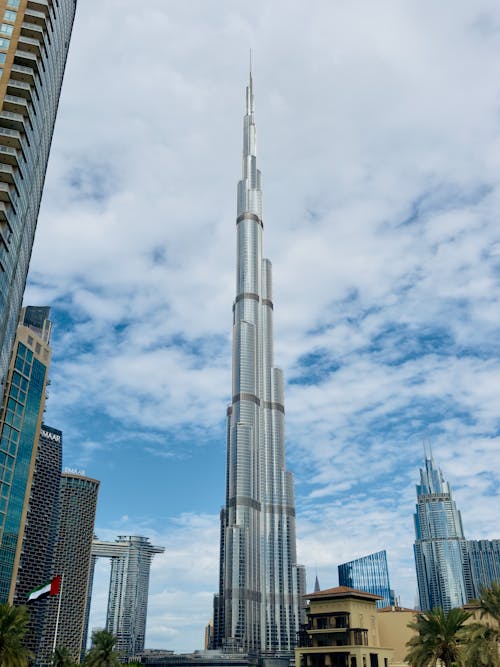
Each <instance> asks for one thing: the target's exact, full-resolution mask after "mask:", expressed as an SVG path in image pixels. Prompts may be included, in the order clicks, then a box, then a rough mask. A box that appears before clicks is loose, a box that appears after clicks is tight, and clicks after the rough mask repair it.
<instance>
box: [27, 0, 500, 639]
mask: <svg viewBox="0 0 500 667" xmlns="http://www.w3.org/2000/svg"><path fill="white" fill-rule="evenodd" d="M250 47H251V48H252V49H253V70H254V82H255V94H256V110H257V127H258V132H259V160H260V167H261V169H262V173H263V181H264V197H265V201H264V212H265V216H264V218H265V239H264V243H265V254H266V256H267V257H269V258H270V259H271V260H272V262H273V267H274V282H275V290H274V291H275V294H274V303H275V335H276V346H275V347H276V349H275V353H276V362H277V364H278V365H279V366H280V367H282V368H283V369H284V372H285V375H286V378H287V388H286V409H287V457H288V466H289V467H290V468H291V469H292V470H293V471H294V472H295V475H296V495H297V530H298V552H299V560H300V562H302V563H304V564H305V565H306V566H307V568H308V584H309V588H311V587H312V585H313V582H314V576H315V574H316V573H317V574H318V576H319V580H320V584H321V586H322V587H324V588H327V587H330V586H334V585H336V583H337V565H338V564H339V563H341V562H344V561H346V560H350V559H352V558H356V557H358V556H362V555H365V554H368V553H370V552H372V551H376V550H380V549H384V548H385V549H387V553H388V560H389V568H390V575H391V581H392V585H393V587H394V588H395V589H396V592H397V594H398V595H399V596H400V598H401V603H402V604H403V605H406V606H412V605H413V604H414V602H415V597H416V579H415V572H414V564H413V556H412V542H413V537H414V536H413V519H412V513H413V511H414V502H415V486H414V485H415V483H416V482H417V479H418V469H419V466H420V465H422V460H423V451H422V440H423V439H428V440H429V441H431V442H432V446H433V450H434V454H435V458H436V460H437V462H438V463H439V464H440V465H441V467H442V469H443V471H444V474H445V477H446V478H447V479H448V480H449V481H450V483H451V485H452V487H453V490H454V494H455V498H456V500H457V503H458V505H459V507H460V508H461V510H462V513H463V520H464V526H465V530H466V535H467V537H470V538H479V537H483V538H493V537H499V536H500V525H499V518H498V495H499V469H500V454H499V451H500V448H499V446H498V445H499V440H500V437H499V432H500V430H499V426H500V419H499V407H500V358H499V347H500V344H499V340H500V326H499V300H500V290H499V282H500V231H499V229H500V228H499V223H498V212H499V210H500V177H499V174H500V170H499V168H500V77H499V76H498V73H499V71H500V5H499V3H498V0H476V2H474V3H471V2H469V1H468V0H445V1H443V2H434V1H431V0H407V1H404V2H401V1H397V0H392V1H388V0H377V2H372V1H369V0H366V1H365V2H360V1H356V0H314V2H305V1H302V2H299V1H298V0H274V2H266V1H264V0H254V1H253V2H241V0H218V1H217V2H216V1H215V0H186V1H184V2H173V1H172V0H148V2H146V3H142V4H138V3H137V2H132V0H105V1H104V2H103V1H102V0H85V1H83V0H81V1H80V2H79V7H78V13H77V19H76V23H75V29H74V34H73V40H72V44H71V50H70V56H69V61H68V67H67V70H66V77H65V82H64V87H63V94H62V99H61V105H60V111H59V117H58V121H57V125H56V133H55V137H54V143H53V149H52V154H51V160H50V165H49V169H48V174H47V181H46V188H45V195H44V200H43V203H42V209H41V214H40V220H39V226H38V231H37V238H36V242H35V247H34V252H33V259H32V263H31V271H30V282H29V288H28V290H27V294H26V299H25V301H26V303H29V304H32V305H42V304H43V305H45V304H48V305H51V306H52V316H53V320H54V338H53V350H54V357H53V364H52V370H51V379H52V384H51V387H50V399H49V402H48V405H47V412H46V422H47V423H48V424H50V425H52V426H55V427H57V428H61V429H62V430H63V432H64V445H65V454H64V458H65V464H66V465H68V466H71V467H77V468H83V469H85V470H86V472H87V474H88V475H90V476H92V477H96V478H98V479H100V480H101V491H100V498H99V506H98V516H97V527H96V531H97V534H98V535H99V537H100V538H102V539H114V537H115V536H116V535H118V534H142V535H147V536H149V537H150V538H151V540H152V541H153V542H154V543H155V544H159V545H162V546H164V547H165V548H166V552H165V554H164V555H162V556H157V557H156V560H155V561H154V565H153V570H152V578H151V587H150V607H149V618H148V632H147V645H148V646H149V647H154V648H167V649H173V650H176V651H190V650H192V649H195V648H201V646H202V641H203V628H204V625H205V624H206V623H207V621H208V620H209V618H210V616H211V605H212V594H213V592H214V591H215V590H216V588H217V565H218V512H219V509H220V506H221V504H222V503H223V500H224V465H225V441H224V417H225V409H226V405H227V403H228V401H229V399H230V354H231V351H230V348H231V321H232V318H231V305H232V299H233V298H234V293H235V278H234V267H235V224H234V219H235V210H236V182H237V180H238V178H239V176H240V169H241V161H240V158H241V146H242V115H243V112H244V87H245V85H246V79H247V74H248V52H249V48H250ZM107 572H108V570H107V565H106V564H105V563H104V562H103V563H101V564H100V565H99V572H98V577H97V585H96V590H95V595H94V604H93V613H92V625H93V626H99V625H103V623H104V614H105V602H106V590H105V587H106V576H107Z"/></svg>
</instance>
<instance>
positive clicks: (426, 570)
mask: <svg viewBox="0 0 500 667" xmlns="http://www.w3.org/2000/svg"><path fill="white" fill-rule="evenodd" d="M414 518H415V536H416V539H415V564H416V568H417V582H418V592H419V596H420V609H422V610H426V609H434V608H435V607H440V608H441V609H444V610H445V611H449V610H450V609H451V608H453V607H461V606H462V605H463V604H465V603H466V602H467V590H466V583H465V579H464V567H465V565H466V558H467V556H466V541H465V538H464V531H463V527H462V517H461V515H460V512H459V510H458V509H457V506H456V504H455V501H454V500H453V498H452V497H451V489H450V485H449V484H448V482H446V481H445V479H444V477H443V473H442V472H441V469H440V468H437V467H436V465H435V463H434V458H433V457H432V456H431V458H430V459H428V458H427V457H426V458H425V469H422V468H421V469H420V484H417V506H416V513H415V516H414Z"/></svg>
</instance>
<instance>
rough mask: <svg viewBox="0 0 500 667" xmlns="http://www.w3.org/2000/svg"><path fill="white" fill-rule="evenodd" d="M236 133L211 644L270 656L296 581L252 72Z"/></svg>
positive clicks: (292, 616)
mask: <svg viewBox="0 0 500 667" xmlns="http://www.w3.org/2000/svg"><path fill="white" fill-rule="evenodd" d="M243 128H244V132H243V175H242V179H241V181H240V182H239V183H238V203H237V218H236V234H237V260H236V298H235V300H234V304H233V380H232V401H231V405H230V407H229V408H228V410H227V470H226V484H227V490H226V503H225V507H224V509H223V510H222V512H221V555H220V584H219V594H218V595H217V596H216V597H215V603H214V641H213V647H214V648H225V649H228V650H230V649H238V650H244V651H248V652H256V653H259V654H263V653H270V654H275V655H278V654H280V653H284V654H286V653H289V652H290V651H291V649H292V648H293V647H294V644H295V637H296V632H297V630H298V628H299V623H300V609H301V602H302V601H301V596H302V594H303V593H304V592H305V590H304V582H305V576H304V569H303V568H302V567H301V566H297V565H296V543H295V504H294V490H293V475H292V473H290V472H288V471H287V470H286V467H285V408H284V400H283V376H282V372H281V370H280V369H279V368H276V367H275V366H274V361H273V300H272V283H271V262H270V261H269V260H267V259H264V258H263V255H262V234H263V228H264V224H263V220H262V189H261V174H260V171H259V170H258V169H257V133H256V127H255V113H254V96H253V87H252V75H251V73H250V81H249V85H248V87H247V90H246V114H245V116H244V124H243Z"/></svg>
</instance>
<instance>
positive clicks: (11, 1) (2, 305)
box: [0, 0, 76, 398]
mask: <svg viewBox="0 0 500 667" xmlns="http://www.w3.org/2000/svg"><path fill="white" fill-rule="evenodd" d="M75 9H76V0H28V2H26V1H25V0H6V1H5V0H4V1H3V2H0V398H1V395H2V393H3V383H4V382H5V379H6V373H7V368H8V364H9V357H10V353H11V349H12V343H13V340H14V336H15V331H16V326H17V322H18V318H19V311H20V308H21V303H22V298H23V292H24V286H25V283H26V276H27V273H28V265H29V261H30V256H31V248H32V245H33V239H34V235H35V228H36V223H37V217H38V209H39V207H40V199H41V196H42V188H43V183H44V179H45V171H46V168H47V161H48V157H49V150H50V144H51V141H52V133H53V129H54V123H55V118H56V112H57V107H58V102H59V94H60V91H61V85H62V80H63V74H64V68H65V64H66V56H67V53H68V47H69V41H70V37H71V30H72V26H73V19H74V15H75Z"/></svg>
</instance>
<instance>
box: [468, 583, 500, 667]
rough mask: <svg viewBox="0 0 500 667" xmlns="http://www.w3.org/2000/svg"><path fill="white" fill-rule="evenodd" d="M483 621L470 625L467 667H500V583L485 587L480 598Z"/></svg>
mask: <svg viewBox="0 0 500 667" xmlns="http://www.w3.org/2000/svg"><path fill="white" fill-rule="evenodd" d="M478 604H479V609H480V611H481V619H484V621H483V622H482V623H472V624H471V625H469V626H468V637H467V645H466V646H465V649H464V657H465V665H466V667H500V656H499V653H498V645H499V644H500V584H499V583H498V582H493V584H492V585H491V588H483V589H482V590H481V596H480V598H479V600H478Z"/></svg>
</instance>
